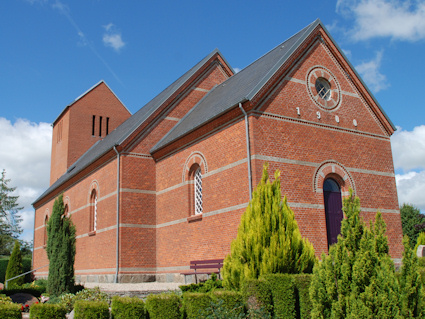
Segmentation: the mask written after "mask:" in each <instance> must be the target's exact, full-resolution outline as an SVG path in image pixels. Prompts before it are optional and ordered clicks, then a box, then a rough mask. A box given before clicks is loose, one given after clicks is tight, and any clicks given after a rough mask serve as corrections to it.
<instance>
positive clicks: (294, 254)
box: [223, 164, 316, 289]
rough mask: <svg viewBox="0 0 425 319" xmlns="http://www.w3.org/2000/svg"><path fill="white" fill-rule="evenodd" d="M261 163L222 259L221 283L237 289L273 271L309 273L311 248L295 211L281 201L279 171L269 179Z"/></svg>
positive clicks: (284, 201)
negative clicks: (245, 207) (247, 201)
mask: <svg viewBox="0 0 425 319" xmlns="http://www.w3.org/2000/svg"><path fill="white" fill-rule="evenodd" d="M267 169H268V165H267V164H265V165H264V169H263V176H262V178H261V182H260V183H259V185H258V186H257V188H256V190H255V191H254V192H253V197H252V200H251V201H250V203H249V205H248V207H247V209H246V211H245V213H244V214H243V215H242V218H241V222H240V224H239V228H238V234H237V237H236V239H235V240H234V241H233V242H232V245H231V252H230V254H229V255H228V256H227V257H226V259H225V260H224V266H223V283H224V285H225V286H226V287H227V288H231V289H239V288H240V287H241V284H242V282H243V281H245V280H248V279H255V278H258V277H259V276H261V275H264V274H272V273H308V272H311V271H312V268H313V265H314V263H315V261H316V258H315V256H314V248H313V246H312V245H311V244H310V242H309V241H308V240H307V239H305V238H302V237H301V233H300V231H299V229H298V224H297V222H296V220H295V218H294V212H293V211H292V210H291V209H290V208H289V206H288V204H287V200H286V197H285V198H284V199H283V201H282V197H281V190H280V178H279V175H280V173H279V171H276V172H275V180H274V182H273V183H271V182H270V180H269V176H268V171H267Z"/></svg>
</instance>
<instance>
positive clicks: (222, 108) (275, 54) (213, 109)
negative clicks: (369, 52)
mask: <svg viewBox="0 0 425 319" xmlns="http://www.w3.org/2000/svg"><path fill="white" fill-rule="evenodd" d="M319 25H320V26H321V27H322V28H323V30H324V31H325V32H326V33H327V35H328V36H329V38H330V39H331V40H332V42H333V43H334V44H335V46H336V47H337V48H338V50H339V51H340V52H341V54H342V55H343V57H344V58H345V60H346V61H347V62H348V64H349V66H350V67H351V68H352V70H353V71H354V72H355V74H356V75H357V77H358V78H359V79H360V81H361V83H362V85H363V86H364V87H365V88H366V90H367V91H368V93H369V95H370V96H372V98H373V99H374V102H375V103H376V105H377V106H378V107H379V109H380V110H381V112H382V113H383V114H384V116H385V117H386V119H387V120H388V122H389V123H390V125H391V126H392V127H393V128H394V129H395V127H394V125H393V124H392V122H391V121H390V120H389V118H388V116H387V115H386V114H385V112H384V111H383V110H382V108H381V106H380V105H379V103H378V102H377V101H376V100H375V98H374V97H373V95H372V93H371V92H370V91H369V89H368V88H367V86H366V84H365V83H364V82H363V81H362V80H361V78H360V76H359V75H358V74H357V72H356V70H355V69H354V67H353V66H352V65H351V64H350V62H349V61H348V59H347V58H346V57H345V55H344V53H343V52H342V50H340V48H339V47H338V46H337V44H336V42H335V41H334V40H333V38H332V37H331V35H330V34H329V32H328V31H327V30H326V28H325V26H324V25H323V24H322V22H321V21H320V19H317V20H316V21H314V22H313V23H311V24H310V25H308V26H307V27H305V28H304V29H302V30H301V31H299V32H298V33H296V34H295V35H293V36H292V37H291V38H289V39H288V40H286V41H285V42H283V43H281V44H279V45H278V46H277V47H275V48H274V49H272V50H271V51H270V52H268V53H267V54H265V55H263V56H262V57H261V58H259V59H258V60H256V61H255V62H253V63H251V64H250V65H248V66H247V67H246V68H244V69H243V70H241V71H240V72H238V73H236V74H235V75H233V76H232V77H230V78H229V79H227V80H226V81H225V82H223V83H222V84H220V85H219V86H217V87H215V88H214V89H213V90H211V91H210V92H209V93H208V94H207V95H206V96H205V97H204V98H203V99H202V100H201V101H199V102H198V104H197V105H195V106H194V107H193V109H192V110H190V111H189V112H188V113H187V114H186V116H184V117H183V118H182V119H181V121H180V122H179V123H178V124H177V125H176V126H174V127H173V128H172V129H171V130H170V131H169V132H168V133H167V134H166V135H165V136H164V137H163V138H162V139H161V140H160V141H159V142H158V143H157V144H156V145H155V146H154V147H153V148H152V149H151V153H154V152H156V151H158V150H159V149H161V148H163V147H165V146H166V145H168V144H170V143H172V142H173V141H175V140H177V139H178V138H180V137H182V136H184V135H186V134H188V133H190V132H191V131H193V130H195V129H197V128H199V127H200V126H202V125H203V124H205V123H206V122H208V121H210V120H212V119H214V118H217V117H218V116H220V115H221V114H223V113H225V112H227V111H229V110H230V109H232V108H233V107H235V106H236V105H237V104H238V103H240V102H245V101H248V100H251V99H252V98H253V97H254V96H255V95H256V94H257V93H258V92H259V91H260V90H261V88H262V87H263V86H264V85H265V84H266V83H267V82H268V81H269V80H270V79H271V78H272V76H273V75H274V74H275V73H276V71H278V69H279V68H280V67H281V66H282V65H283V64H284V63H285V62H286V61H287V60H288V59H289V58H290V57H291V56H292V55H293V54H294V52H295V51H296V50H297V48H298V47H299V46H300V45H301V44H302V43H303V42H304V41H305V40H306V39H307V37H308V36H309V35H310V34H311V33H312V32H313V31H314V30H315V29H316V27H317V26H319Z"/></svg>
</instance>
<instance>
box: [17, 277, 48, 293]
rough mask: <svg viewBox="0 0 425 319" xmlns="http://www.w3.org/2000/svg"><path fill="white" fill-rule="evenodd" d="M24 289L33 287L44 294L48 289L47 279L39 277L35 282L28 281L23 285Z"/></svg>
mask: <svg viewBox="0 0 425 319" xmlns="http://www.w3.org/2000/svg"><path fill="white" fill-rule="evenodd" d="M22 288H24V289H33V290H36V291H38V292H39V294H40V295H42V294H44V293H45V292H46V289H47V280H46V279H37V280H34V281H33V282H30V283H26V284H23V285H22Z"/></svg>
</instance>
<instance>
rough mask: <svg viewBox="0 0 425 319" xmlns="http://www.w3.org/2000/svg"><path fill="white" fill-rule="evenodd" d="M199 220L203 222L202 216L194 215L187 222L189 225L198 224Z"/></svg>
mask: <svg viewBox="0 0 425 319" xmlns="http://www.w3.org/2000/svg"><path fill="white" fill-rule="evenodd" d="M198 220H202V214H197V215H192V216H189V217H188V218H187V222H188V223H191V222H196V221H198Z"/></svg>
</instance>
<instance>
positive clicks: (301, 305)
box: [293, 274, 313, 319]
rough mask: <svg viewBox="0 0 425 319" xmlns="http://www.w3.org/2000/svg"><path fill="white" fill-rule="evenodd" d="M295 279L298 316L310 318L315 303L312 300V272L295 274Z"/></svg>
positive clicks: (301, 318)
mask: <svg viewBox="0 0 425 319" xmlns="http://www.w3.org/2000/svg"><path fill="white" fill-rule="evenodd" d="M293 276H294V280H295V300H296V301H297V302H296V311H297V318H300V319H310V318H311V316H310V313H311V310H312V308H313V304H312V303H311V300H310V284H311V279H312V275H311V274H300V275H293Z"/></svg>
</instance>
